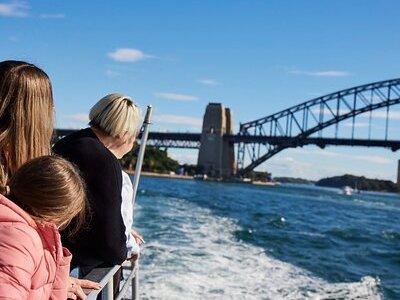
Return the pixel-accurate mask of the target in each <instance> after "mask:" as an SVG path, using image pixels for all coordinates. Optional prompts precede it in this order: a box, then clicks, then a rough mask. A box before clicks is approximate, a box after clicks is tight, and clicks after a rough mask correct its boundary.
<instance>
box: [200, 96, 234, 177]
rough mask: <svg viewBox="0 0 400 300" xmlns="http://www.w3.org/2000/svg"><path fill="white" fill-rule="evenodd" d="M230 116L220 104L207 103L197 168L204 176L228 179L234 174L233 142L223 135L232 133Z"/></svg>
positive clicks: (228, 110)
mask: <svg viewBox="0 0 400 300" xmlns="http://www.w3.org/2000/svg"><path fill="white" fill-rule="evenodd" d="M232 127H233V121H232V115H231V111H230V109H229V108H227V107H224V106H223V105H222V104H221V103H209V104H208V105H207V108H206V112H205V114H204V118H203V127H202V133H201V139H200V140H201V143H200V151H199V156H198V163H197V165H198V167H199V168H200V169H201V171H202V172H203V173H204V174H207V175H209V176H211V177H216V178H229V177H231V176H232V175H234V173H235V153H234V145H233V142H230V141H228V140H226V139H224V135H230V134H232V132H233V128H232Z"/></svg>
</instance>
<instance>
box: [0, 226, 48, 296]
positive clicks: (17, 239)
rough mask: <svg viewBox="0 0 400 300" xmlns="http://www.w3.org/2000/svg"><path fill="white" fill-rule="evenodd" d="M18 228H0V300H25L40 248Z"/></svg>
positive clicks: (28, 235)
mask: <svg viewBox="0 0 400 300" xmlns="http://www.w3.org/2000/svg"><path fill="white" fill-rule="evenodd" d="M26 230H33V229H26V228H21V227H20V226H1V227H0V239H1V242H0V299H27V298H28V296H29V291H30V289H31V282H32V276H33V274H34V273H35V268H36V267H35V265H36V263H37V262H36V263H35V260H34V257H33V256H32V255H37V256H39V255H40V251H43V249H42V248H38V245H36V246H35V245H34V242H33V240H32V238H31V235H30V234H28V232H27V231H26Z"/></svg>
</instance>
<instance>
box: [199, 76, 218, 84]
mask: <svg viewBox="0 0 400 300" xmlns="http://www.w3.org/2000/svg"><path fill="white" fill-rule="evenodd" d="M197 82H199V83H201V84H204V85H211V86H215V85H219V82H218V81H216V80H214V79H210V78H203V79H198V80H197Z"/></svg>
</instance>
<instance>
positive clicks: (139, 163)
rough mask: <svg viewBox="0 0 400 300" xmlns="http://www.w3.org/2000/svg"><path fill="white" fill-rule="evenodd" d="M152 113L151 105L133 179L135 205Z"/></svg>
mask: <svg viewBox="0 0 400 300" xmlns="http://www.w3.org/2000/svg"><path fill="white" fill-rule="evenodd" d="M152 111H153V107H152V106H151V105H149V106H147V111H146V116H145V117H144V121H143V132H142V138H141V140H140V148H139V153H138V157H137V160H136V166H135V175H134V177H133V183H132V184H133V204H135V201H136V194H137V189H138V185H139V179H140V173H141V171H142V164H143V158H144V152H145V150H146V143H147V136H148V134H149V125H150V124H151V113H152Z"/></svg>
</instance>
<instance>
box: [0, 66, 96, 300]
mask: <svg viewBox="0 0 400 300" xmlns="http://www.w3.org/2000/svg"><path fill="white" fill-rule="evenodd" d="M53 126H54V101H53V92H52V86H51V82H50V79H49V77H48V76H47V74H46V73H45V72H44V71H43V70H42V69H40V68H38V67H36V66H35V65H33V64H30V63H27V62H23V61H15V60H8V61H3V62H0V190H4V189H5V187H6V186H7V185H8V184H9V181H10V179H11V178H12V176H13V175H14V174H15V173H16V172H17V170H18V169H19V168H20V167H21V166H22V165H23V164H24V163H26V162H28V161H30V160H32V159H34V158H37V157H40V156H44V155H49V154H50V153H51V138H52V134H53ZM0 243H1V241H0ZM0 267H1V265H0ZM81 287H87V288H98V285H97V284H96V283H93V282H89V281H79V280H75V279H72V278H70V281H69V283H68V290H69V294H68V295H69V297H71V298H74V299H76V298H77V297H79V298H85V294H84V293H83V291H82V289H81Z"/></svg>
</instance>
